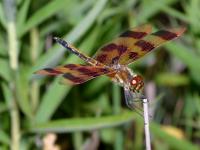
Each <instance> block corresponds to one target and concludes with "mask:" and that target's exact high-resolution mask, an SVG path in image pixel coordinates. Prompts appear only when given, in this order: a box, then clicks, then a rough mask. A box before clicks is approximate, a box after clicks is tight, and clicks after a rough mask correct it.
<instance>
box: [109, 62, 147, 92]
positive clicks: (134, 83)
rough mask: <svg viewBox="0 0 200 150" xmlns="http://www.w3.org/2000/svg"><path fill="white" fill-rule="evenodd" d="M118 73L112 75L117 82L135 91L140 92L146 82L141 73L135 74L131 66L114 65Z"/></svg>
mask: <svg viewBox="0 0 200 150" xmlns="http://www.w3.org/2000/svg"><path fill="white" fill-rule="evenodd" d="M113 68H115V70H116V73H115V74H114V75H112V76H111V78H112V80H113V81H114V82H115V83H118V84H119V85H121V86H123V87H124V88H126V89H129V90H130V91H133V92H140V90H141V89H142V87H143V85H144V82H143V79H142V77H141V76H140V75H137V74H135V73H134V72H133V71H132V70H131V69H130V68H128V67H127V66H124V65H119V64H117V65H114V66H113Z"/></svg>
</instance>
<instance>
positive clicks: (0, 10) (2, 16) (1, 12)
mask: <svg viewBox="0 0 200 150" xmlns="http://www.w3.org/2000/svg"><path fill="white" fill-rule="evenodd" d="M0 23H1V24H2V26H3V27H4V28H5V29H6V18H5V14H4V10H3V6H2V2H0Z"/></svg>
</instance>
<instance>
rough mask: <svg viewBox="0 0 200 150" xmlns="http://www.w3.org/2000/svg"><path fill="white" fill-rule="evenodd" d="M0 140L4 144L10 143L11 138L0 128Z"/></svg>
mask: <svg viewBox="0 0 200 150" xmlns="http://www.w3.org/2000/svg"><path fill="white" fill-rule="evenodd" d="M0 142H1V143H3V144H7V145H10V138H9V136H8V135H7V133H6V132H4V131H3V130H1V129H0Z"/></svg>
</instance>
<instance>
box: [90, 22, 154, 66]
mask: <svg viewBox="0 0 200 150" xmlns="http://www.w3.org/2000/svg"><path fill="white" fill-rule="evenodd" d="M149 33H151V25H149V24H146V25H141V26H139V27H135V28H133V29H131V30H128V31H126V32H124V33H122V34H121V35H120V36H119V37H118V38H116V39H114V40H113V41H111V42H110V43H108V44H106V45H104V46H103V47H101V48H100V49H99V50H98V51H97V53H96V54H95V55H94V59H96V60H97V61H99V62H100V63H103V64H106V65H109V64H116V63H118V60H119V59H120V57H121V56H122V54H123V53H125V52H126V51H127V50H129V49H131V48H132V47H133V45H134V43H135V42H136V41H138V40H140V39H142V38H143V37H145V36H146V35H147V34H149Z"/></svg>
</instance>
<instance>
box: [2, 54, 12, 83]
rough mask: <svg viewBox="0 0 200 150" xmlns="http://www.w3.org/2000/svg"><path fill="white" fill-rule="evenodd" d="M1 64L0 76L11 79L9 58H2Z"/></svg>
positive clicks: (7, 79)
mask: <svg viewBox="0 0 200 150" xmlns="http://www.w3.org/2000/svg"><path fill="white" fill-rule="evenodd" d="M0 66H1V69H0V76H1V77H2V78H3V79H5V80H6V81H10V80H11V76H10V66H9V63H8V60H6V59H3V58H0Z"/></svg>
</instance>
